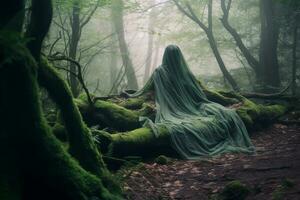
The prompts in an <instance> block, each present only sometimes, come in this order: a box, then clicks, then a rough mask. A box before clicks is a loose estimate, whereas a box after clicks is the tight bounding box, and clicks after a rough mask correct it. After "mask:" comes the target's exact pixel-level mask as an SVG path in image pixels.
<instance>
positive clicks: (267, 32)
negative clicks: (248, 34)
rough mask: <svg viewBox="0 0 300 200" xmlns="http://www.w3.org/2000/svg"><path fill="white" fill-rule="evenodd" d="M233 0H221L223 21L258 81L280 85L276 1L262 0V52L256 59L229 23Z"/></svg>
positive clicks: (266, 84)
mask: <svg viewBox="0 0 300 200" xmlns="http://www.w3.org/2000/svg"><path fill="white" fill-rule="evenodd" d="M231 2H232V1H231V0H228V1H227V3H226V0H221V7H222V11H223V17H222V18H221V22H222V23H223V25H224V27H225V28H226V30H227V31H228V32H229V33H230V34H231V35H232V37H233V39H234V40H235V42H236V45H237V46H238V48H239V49H240V51H241V52H242V54H243V55H244V57H245V59H246V60H247V62H248V64H249V66H250V67H251V68H252V69H253V70H254V72H255V75H256V78H257V82H258V83H263V84H264V85H263V86H271V87H278V86H279V85H280V78H279V64H278V56H277V46H278V36H279V26H278V23H277V19H276V15H275V4H276V3H275V2H274V1H272V0H260V18H261V33H260V53H259V60H258V59H256V58H255V57H254V56H253V55H252V54H251V53H250V51H249V49H248V48H247V47H246V46H245V44H244V42H243V41H242V39H241V37H240V35H239V34H238V32H237V31H236V29H234V28H233V27H232V26H231V25H230V23H229V13H230V8H231Z"/></svg>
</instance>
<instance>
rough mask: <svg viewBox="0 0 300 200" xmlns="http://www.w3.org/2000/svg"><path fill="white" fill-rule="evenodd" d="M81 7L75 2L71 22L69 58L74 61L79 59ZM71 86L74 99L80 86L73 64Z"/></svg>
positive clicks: (71, 63) (71, 66)
mask: <svg viewBox="0 0 300 200" xmlns="http://www.w3.org/2000/svg"><path fill="white" fill-rule="evenodd" d="M79 15H80V7H79V1H78V0H75V1H73V8H72V20H71V29H72V33H71V41H70V47H69V48H70V49H69V57H70V58H72V59H73V60H76V57H77V48H78V42H79V40H80V18H79ZM70 71H71V73H70V86H71V90H72V93H73V95H74V97H77V96H78V95H79V84H78V80H77V77H76V75H75V74H77V67H76V65H75V64H74V63H73V62H70Z"/></svg>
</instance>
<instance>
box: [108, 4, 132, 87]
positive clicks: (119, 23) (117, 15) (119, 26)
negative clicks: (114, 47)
mask: <svg viewBox="0 0 300 200" xmlns="http://www.w3.org/2000/svg"><path fill="white" fill-rule="evenodd" d="M123 10H124V3H123V1H122V0H112V17H113V22H114V26H115V29H116V32H117V35H118V41H119V48H120V52H121V56H122V60H123V65H124V67H125V73H126V78H127V85H128V89H137V88H138V83H137V78H136V75H135V71H134V67H133V64H132V61H131V58H130V53H129V49H128V46H127V44H126V40H125V31H124V21H123Z"/></svg>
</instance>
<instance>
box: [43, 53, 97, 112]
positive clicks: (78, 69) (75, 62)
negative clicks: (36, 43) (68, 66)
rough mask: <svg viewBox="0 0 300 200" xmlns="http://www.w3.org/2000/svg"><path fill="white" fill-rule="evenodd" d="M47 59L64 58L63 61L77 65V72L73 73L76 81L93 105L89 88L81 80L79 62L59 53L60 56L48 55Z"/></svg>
mask: <svg viewBox="0 0 300 200" xmlns="http://www.w3.org/2000/svg"><path fill="white" fill-rule="evenodd" d="M48 59H49V60H50V61H57V60H65V61H69V62H72V63H74V64H75V65H76V66H77V73H78V74H76V73H75V77H77V79H78V81H79V82H80V84H81V85H82V88H83V90H84V91H85V93H86V95H87V98H88V102H89V104H90V106H93V105H94V104H93V100H92V98H91V96H90V93H89V90H88V88H87V87H86V85H85V83H84V80H83V77H82V72H81V65H80V63H79V62H77V61H76V60H74V59H72V58H70V57H68V56H65V55H61V56H50V57H48Z"/></svg>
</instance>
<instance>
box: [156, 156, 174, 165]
mask: <svg viewBox="0 0 300 200" xmlns="http://www.w3.org/2000/svg"><path fill="white" fill-rule="evenodd" d="M154 162H156V163H157V164H159V165H166V164H168V163H169V162H170V158H168V157H167V156H164V155H160V156H158V157H156V158H155V159H154Z"/></svg>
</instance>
